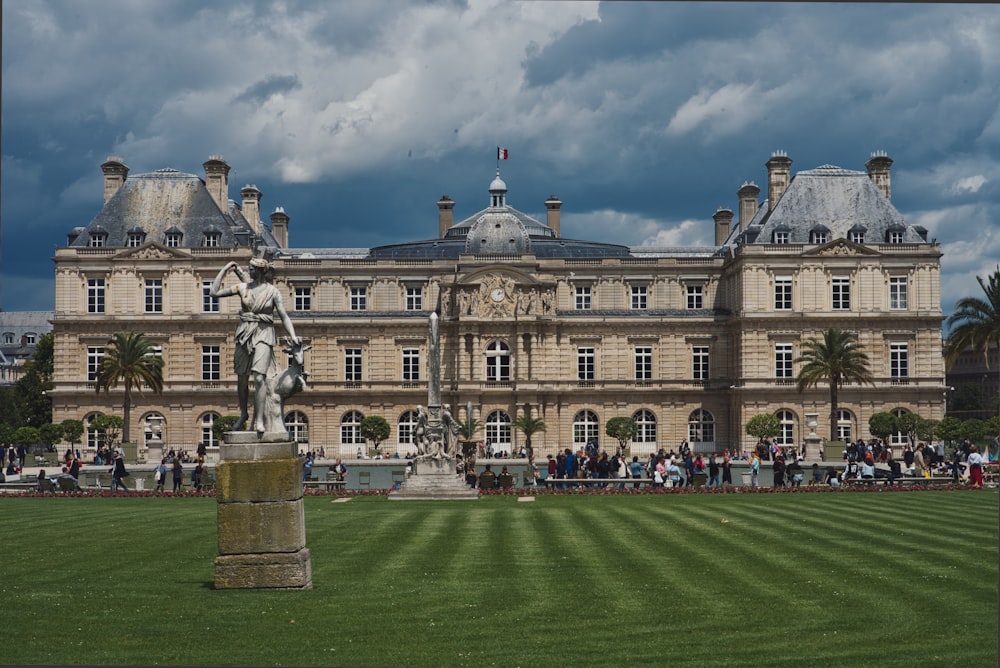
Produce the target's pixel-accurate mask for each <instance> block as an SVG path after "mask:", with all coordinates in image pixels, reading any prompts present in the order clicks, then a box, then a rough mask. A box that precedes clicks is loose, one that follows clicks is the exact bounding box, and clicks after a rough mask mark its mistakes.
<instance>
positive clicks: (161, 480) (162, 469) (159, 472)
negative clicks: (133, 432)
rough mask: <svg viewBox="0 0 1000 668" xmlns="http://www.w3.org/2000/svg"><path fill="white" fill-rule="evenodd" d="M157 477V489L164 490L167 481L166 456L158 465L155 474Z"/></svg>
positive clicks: (158, 490)
mask: <svg viewBox="0 0 1000 668" xmlns="http://www.w3.org/2000/svg"><path fill="white" fill-rule="evenodd" d="M154 477H155V478H156V491H157V492H162V491H163V486H164V485H165V484H166V482H167V458H166V457H164V458H163V459H161V460H160V465H159V466H157V467H156V473H155V474H154Z"/></svg>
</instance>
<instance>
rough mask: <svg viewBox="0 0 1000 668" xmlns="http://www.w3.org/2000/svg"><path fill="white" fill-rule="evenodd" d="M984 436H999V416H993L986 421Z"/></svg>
mask: <svg viewBox="0 0 1000 668" xmlns="http://www.w3.org/2000/svg"><path fill="white" fill-rule="evenodd" d="M985 431H986V434H985V435H986V436H997V435H1000V415H994V416H993V417H991V418H990V419H989V420H987V421H986V430H985Z"/></svg>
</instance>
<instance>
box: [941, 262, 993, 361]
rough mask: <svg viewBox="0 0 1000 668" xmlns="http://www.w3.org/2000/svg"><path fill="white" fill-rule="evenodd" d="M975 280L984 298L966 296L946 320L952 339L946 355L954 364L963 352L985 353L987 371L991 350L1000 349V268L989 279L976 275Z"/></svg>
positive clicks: (949, 341) (946, 348)
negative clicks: (993, 348)
mask: <svg viewBox="0 0 1000 668" xmlns="http://www.w3.org/2000/svg"><path fill="white" fill-rule="evenodd" d="M976 281H977V282H978V283H979V287H980V288H982V289H983V297H963V298H962V299H959V300H958V302H957V303H956V304H955V311H954V312H953V313H952V314H951V315H950V316H948V319H947V320H946V321H945V325H946V326H947V327H949V328H951V336H949V337H948V343H947V344H946V345H945V349H944V351H945V353H944V354H945V359H946V360H947V361H948V364H949V365H951V364H954V362H955V360H957V359H958V356H959V355H960V354H962V352H963V351H964V350H967V349H971V350H973V351H975V352H978V353H981V354H982V356H983V359H984V360H985V361H986V368H987V369H988V368H989V363H990V359H989V351H990V347H991V346H994V345H995V346H998V347H1000V265H997V269H996V271H994V272H993V273H992V274H990V275H989V276H988V277H987V278H986V280H983V277H982V276H976ZM998 366H1000V365H998ZM997 373H998V374H1000V368H998V369H997Z"/></svg>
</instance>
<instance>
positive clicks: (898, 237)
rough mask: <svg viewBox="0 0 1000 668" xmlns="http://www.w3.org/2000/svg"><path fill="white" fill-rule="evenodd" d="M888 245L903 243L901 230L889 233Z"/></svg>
mask: <svg viewBox="0 0 1000 668" xmlns="http://www.w3.org/2000/svg"><path fill="white" fill-rule="evenodd" d="M889 243H891V244H901V243H903V232H902V230H890V231H889Z"/></svg>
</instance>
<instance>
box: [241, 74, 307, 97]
mask: <svg viewBox="0 0 1000 668" xmlns="http://www.w3.org/2000/svg"><path fill="white" fill-rule="evenodd" d="M299 88H302V82H301V81H299V78H298V77H297V76H295V75H294V74H285V75H281V74H272V75H271V76H269V77H265V78H264V79H262V80H260V81H258V82H256V83H254V84H253V85H251V86H250V87H249V88H247V89H246V90H244V91H243V92H242V93H240V94H239V95H237V96H236V97H234V98H233V102H244V103H255V104H261V103H263V102H265V101H266V100H268V99H270V98H271V97H272V96H274V95H278V94H281V93H289V92H291V91H293V90H298V89H299Z"/></svg>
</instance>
